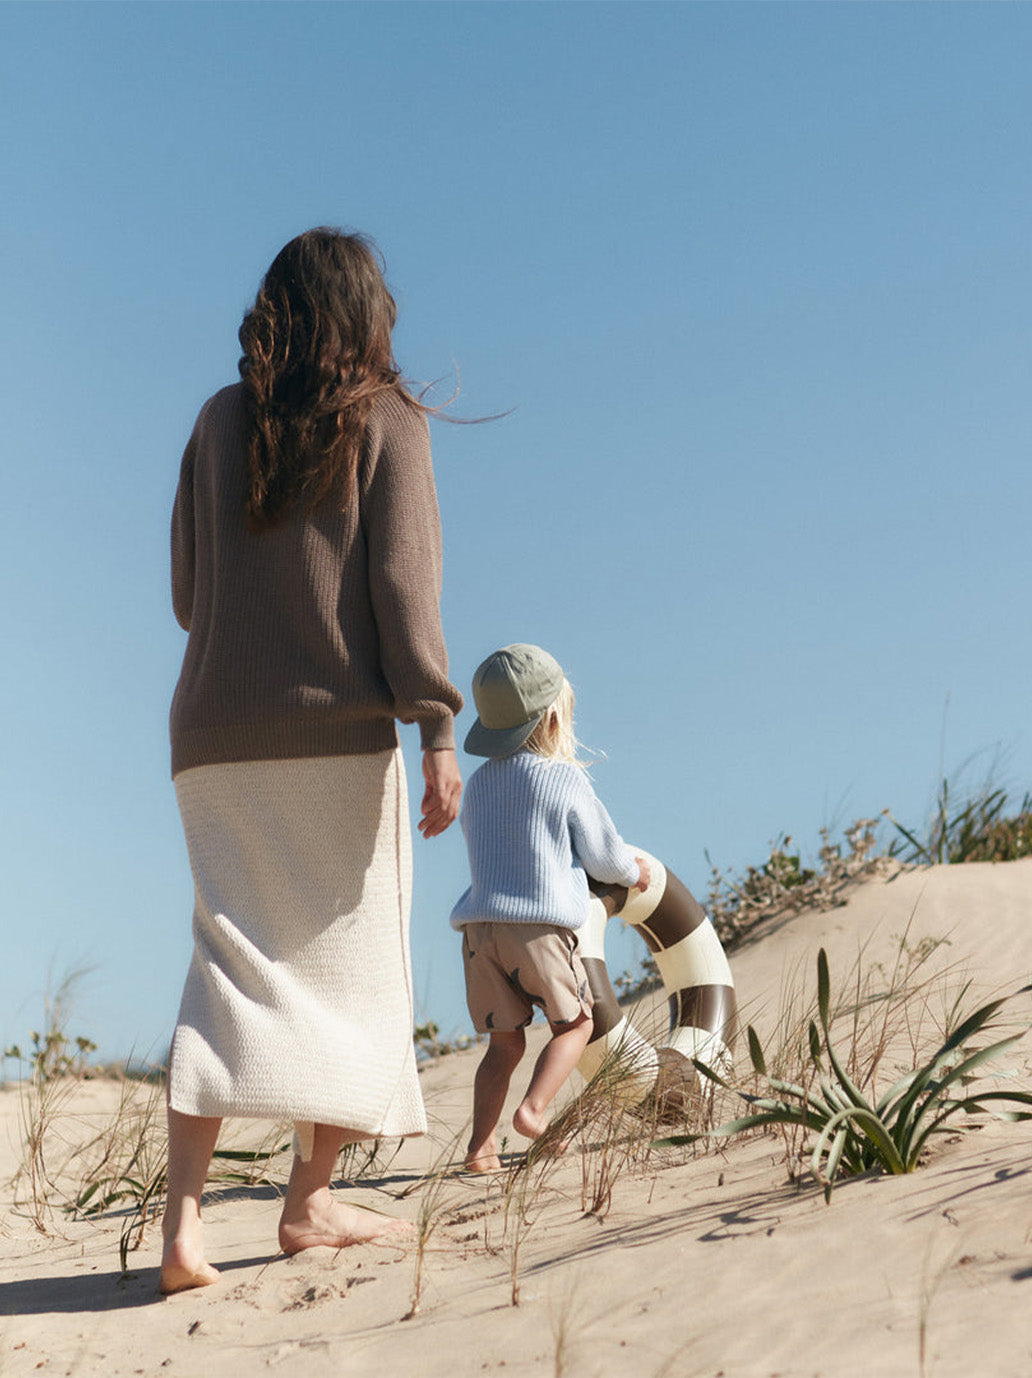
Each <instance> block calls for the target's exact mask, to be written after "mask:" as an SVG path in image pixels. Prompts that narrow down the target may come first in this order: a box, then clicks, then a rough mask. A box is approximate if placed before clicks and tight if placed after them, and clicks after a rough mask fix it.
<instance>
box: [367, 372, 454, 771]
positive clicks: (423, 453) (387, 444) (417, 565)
mask: <svg viewBox="0 0 1032 1378" xmlns="http://www.w3.org/2000/svg"><path fill="white" fill-rule="evenodd" d="M381 419H382V420H383V421H388V422H389V427H384V428H381V426H380V424H379V423H380V420H381ZM368 449H369V452H370V455H371V459H370V464H369V469H368V471H367V475H366V478H365V483H364V491H363V494H362V525H363V528H364V530H365V538H366V544H367V547H368V555H369V592H370V597H371V599H372V605H373V613H374V615H375V617H376V626H377V630H378V632H379V640H380V662H381V665H382V667H383V672H384V675H385V676H386V678H387V683H388V684H389V685H390V687H391V692H392V694H393V695H394V712H395V716H396V717H397V718H399V719H400V720H401V721H402V722H404V723H411V722H418V723H419V731H420V741H421V744H422V746H423V749H424V750H433V749H435V748H441V747H453V746H454V744H455V733H454V715H455V714H456V713H457V712H458V711H459V709H460V708H461V707H462V695H461V694H460V693H459V692H458V690H457V689H456V688H455V687H454V686H453V685H452V684H451V683H450V682H449V680H448V654H447V651H446V649H445V644H444V635H443V633H442V631H441V617H440V600H441V565H442V556H441V523H440V516H439V513H438V507H437V490H436V488H435V485H434V474H433V466H432V463H431V459H430V435H429V429H428V426H427V421H426V417H425V416H424V415H423V414H422V413H420V412H417V411H415V409H414V408H411V407H409V406H407V405H406V404H405V403H404V402H402V401H401V400H400V398H398V397H396V396H391V397H389V398H387V399H385V400H384V402H383V403H382V404H381V408H380V411H379V414H378V416H377V417H376V418H374V421H373V423H372V424H371V426H370V434H369V446H368Z"/></svg>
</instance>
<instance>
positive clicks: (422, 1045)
mask: <svg viewBox="0 0 1032 1378" xmlns="http://www.w3.org/2000/svg"><path fill="white" fill-rule="evenodd" d="M412 1041H413V1043H414V1044H415V1047H416V1058H417V1060H418V1061H420V1062H428V1061H430V1060H431V1059H433V1058H438V1057H446V1056H447V1055H448V1053H458V1052H463V1051H465V1049H466V1048H472V1046H473V1045H474V1043H476V1042H477V1038H476V1035H475V1034H456V1035H455V1037H454V1038H442V1037H441V1029H440V1026H439V1025H438V1024H435V1023H434V1021H433V1020H432V1019H430V1020H427V1022H426V1023H425V1024H417V1025H416V1027H415V1028H414V1029H413V1030H412Z"/></svg>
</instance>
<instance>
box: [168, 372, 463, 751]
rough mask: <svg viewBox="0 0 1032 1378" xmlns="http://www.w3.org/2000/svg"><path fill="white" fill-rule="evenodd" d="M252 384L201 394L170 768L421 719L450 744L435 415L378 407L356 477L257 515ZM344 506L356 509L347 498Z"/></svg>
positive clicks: (186, 461)
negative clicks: (432, 433)
mask: <svg viewBox="0 0 1032 1378" xmlns="http://www.w3.org/2000/svg"><path fill="white" fill-rule="evenodd" d="M244 435H245V428H244V394H243V386H242V384H240V383H236V384H234V385H233V386H231V387H228V388H223V389H222V391H221V392H217V393H216V394H215V396H214V397H212V398H210V399H209V400H208V401H207V402H206V403H205V404H204V406H203V407H202V408H201V412H200V415H199V416H198V418H197V423H196V425H195V426H194V430H193V434H192V435H191V437H190V441H189V443H188V445H187V447H186V452H185V454H184V455H183V464H182V470H181V473H180V479H179V488H178V491H177V493H176V501H175V509H174V512H173V516H172V602H173V607H174V610H175V615H176V618H177V620H178V622H179V624H180V626H182V627H183V628H184V629H185V630H187V631H188V632H189V633H190V636H189V640H188V641H187V645H186V655H185V658H184V660H183V668H182V672H181V674H180V677H179V683H178V685H177V687H176V691H175V696H174V698H173V701H172V712H171V719H170V733H171V739H172V773H173V775H177V774H178V773H179V772H180V771H183V770H188V769H190V767H192V766H200V765H208V764H213V763H216V762H227V761H256V760H270V759H284V758H288V757H310V756H335V755H360V754H365V753H368V752H374V751H383V750H388V749H390V748H391V747H394V746H395V745H396V744H397V740H398V738H397V731H396V728H395V722H394V720H395V719H396V718H399V719H400V720H401V721H402V722H418V723H419V729H420V738H421V742H422V746H423V748H424V750H425V749H433V748H441V747H450V746H452V745H453V742H454V733H453V716H454V714H455V713H457V712H458V711H459V709H460V708H461V707H462V696H461V694H460V693H459V692H458V690H457V689H456V688H455V687H454V686H453V685H452V684H451V683H449V680H448V657H447V652H446V650H445V645H444V637H443V634H442V631H441V618H440V593H441V529H440V520H439V516H438V510H437V494H436V491H435V488H434V478H433V469H432V466H431V462H430V441H429V433H428V427H427V423H426V418H425V416H423V415H421V414H420V413H419V412H417V411H415V410H414V409H413V408H411V407H409V406H407V405H406V404H405V403H404V402H403V401H401V399H400V398H398V397H397V396H396V395H395V394H393V393H387V394H384V395H382V396H381V397H379V398H378V399H377V401H376V403H375V405H374V407H373V411H372V415H371V418H370V422H369V427H368V430H367V434H366V441H365V445H364V448H363V453H362V457H361V462H360V465H359V471H358V479H357V486H356V491H355V492H354V494H353V495H352V497H351V498H350V499H349V500H348V501H347V502H346V503H342V502H341V499H340V495H339V494H338V495H334V494H331V495H330V496H329V497H328V498H326V499H325V500H324V501H323V502H322V503H321V504H320V505H319V506H318V507H317V508H316V510H315V511H314V512H311V513H308V514H301V513H296V512H295V513H293V514H291V515H290V516H289V517H288V518H287V519H286V520H285V521H284V522H283V523H282V524H281V525H279V526H276V527H273V528H272V529H271V530H268V531H262V532H257V533H256V532H253V531H250V530H249V529H248V528H247V526H246V524H245V520H244V497H245V493H246V487H247V458H246V451H245V442H244ZM342 508H343V510H342Z"/></svg>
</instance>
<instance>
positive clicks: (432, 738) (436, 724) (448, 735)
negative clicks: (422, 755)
mask: <svg viewBox="0 0 1032 1378" xmlns="http://www.w3.org/2000/svg"><path fill="white" fill-rule="evenodd" d="M419 744H420V746H421V747H422V748H423V750H424V751H454V750H455V719H454V718H453V717H452V716H451V714H450V713H449V714H448V715H447V716H446V717H443V718H423V719H421V720H420V723H419Z"/></svg>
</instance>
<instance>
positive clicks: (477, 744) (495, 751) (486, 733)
mask: <svg viewBox="0 0 1032 1378" xmlns="http://www.w3.org/2000/svg"><path fill="white" fill-rule="evenodd" d="M540 721H541V719H540V717H533V718H531V720H530V722H524V723H519V724H517V726H516V727H485V726H484V724H483V723H482V722H481V721H480V719H479V718H477V720H476V722H475V723H474V724H473V726H472V727H471V728H470V729H469V731H468V732H467V733H466V740H465V742H464V743H463V746H464V747H465V749H466V751H468V752H469V754H470V755H471V756H511V755H512V753H513V752H514V751H519V749H520V747H521V746H523V744H524V743H525V742H526V741H527V738H528V737H529V736H530V735H531V733H532V732H533V731H534V728H535V727H537V725H538V723H539V722H540Z"/></svg>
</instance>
